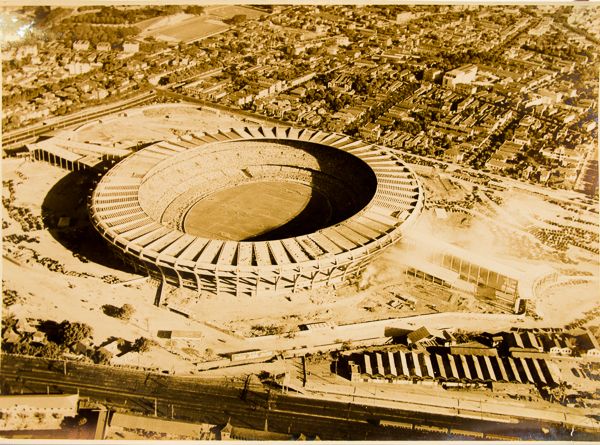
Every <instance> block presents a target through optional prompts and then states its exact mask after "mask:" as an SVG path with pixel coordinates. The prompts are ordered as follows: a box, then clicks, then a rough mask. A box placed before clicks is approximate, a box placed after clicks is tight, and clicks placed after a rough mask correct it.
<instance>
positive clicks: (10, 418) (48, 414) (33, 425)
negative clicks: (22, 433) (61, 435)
mask: <svg viewBox="0 0 600 445" xmlns="http://www.w3.org/2000/svg"><path fill="white" fill-rule="evenodd" d="M78 402H79V395H77V394H51V395H45V394H44V395H37V394H34V395H13V396H0V431H8V430H50V429H59V428H60V424H61V422H62V420H63V419H64V418H65V417H74V416H76V415H77V406H78Z"/></svg>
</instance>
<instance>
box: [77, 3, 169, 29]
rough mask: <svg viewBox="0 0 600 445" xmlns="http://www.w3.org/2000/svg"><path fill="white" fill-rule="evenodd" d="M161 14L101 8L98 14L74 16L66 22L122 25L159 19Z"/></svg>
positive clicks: (152, 9)
mask: <svg viewBox="0 0 600 445" xmlns="http://www.w3.org/2000/svg"><path fill="white" fill-rule="evenodd" d="M162 14H163V12H162V11H161V10H160V8H140V9H118V8H115V7H113V6H103V7H101V8H100V11H98V12H90V13H88V14H81V15H76V16H73V17H71V18H69V19H68V21H69V22H73V23H93V24H106V25H108V24H110V25H124V24H130V23H136V22H141V21H142V20H147V19H151V18H154V17H159V16H161V15H162Z"/></svg>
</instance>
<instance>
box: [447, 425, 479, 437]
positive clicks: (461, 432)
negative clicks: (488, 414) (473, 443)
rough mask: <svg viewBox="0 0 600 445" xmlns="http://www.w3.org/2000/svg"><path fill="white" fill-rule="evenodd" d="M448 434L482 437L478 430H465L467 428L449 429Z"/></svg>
mask: <svg viewBox="0 0 600 445" xmlns="http://www.w3.org/2000/svg"><path fill="white" fill-rule="evenodd" d="M450 434H454V435H457V436H466V437H475V438H477V439H483V433H481V432H479V431H467V430H459V429H456V428H452V429H450Z"/></svg>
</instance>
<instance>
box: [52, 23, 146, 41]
mask: <svg viewBox="0 0 600 445" xmlns="http://www.w3.org/2000/svg"><path fill="white" fill-rule="evenodd" d="M51 32H52V34H53V36H54V37H55V38H56V39H57V40H61V41H62V42H63V43H65V44H66V45H68V46H70V45H72V44H73V42H74V41H75V40H88V41H89V42H90V43H91V44H92V45H96V44H98V43H100V42H108V43H110V44H111V45H117V44H121V43H122V42H123V41H124V40H127V39H128V38H131V37H133V36H136V35H138V34H139V33H140V30H139V29H138V28H136V27H135V26H93V25H89V24H87V23H83V24H81V23H67V22H63V23H60V24H58V25H56V26H53V27H52V29H51Z"/></svg>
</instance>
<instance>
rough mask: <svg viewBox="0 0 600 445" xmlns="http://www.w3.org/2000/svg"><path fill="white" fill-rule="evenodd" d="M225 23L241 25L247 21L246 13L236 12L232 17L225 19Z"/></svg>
mask: <svg viewBox="0 0 600 445" xmlns="http://www.w3.org/2000/svg"><path fill="white" fill-rule="evenodd" d="M223 21H224V22H225V23H227V24H229V25H241V24H242V23H244V22H245V21H246V14H236V15H234V16H233V17H231V18H230V19H227V20H223Z"/></svg>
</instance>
